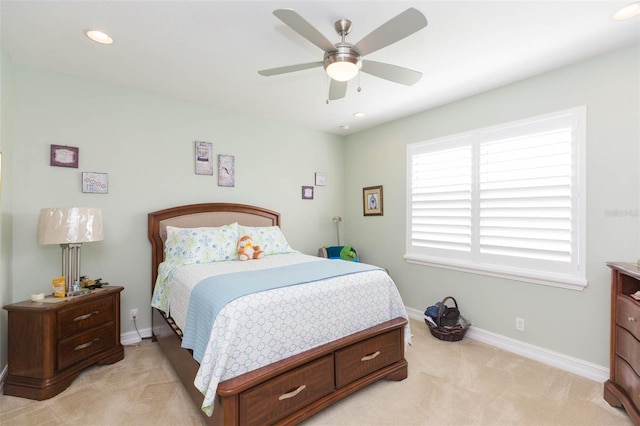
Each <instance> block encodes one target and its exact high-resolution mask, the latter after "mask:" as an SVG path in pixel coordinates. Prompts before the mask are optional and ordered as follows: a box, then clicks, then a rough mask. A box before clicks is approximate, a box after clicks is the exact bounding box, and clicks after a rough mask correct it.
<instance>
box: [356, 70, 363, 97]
mask: <svg viewBox="0 0 640 426" xmlns="http://www.w3.org/2000/svg"><path fill="white" fill-rule="evenodd" d="M357 90H358V93H360V92H362V87H360V72H359V71H358V89H357Z"/></svg>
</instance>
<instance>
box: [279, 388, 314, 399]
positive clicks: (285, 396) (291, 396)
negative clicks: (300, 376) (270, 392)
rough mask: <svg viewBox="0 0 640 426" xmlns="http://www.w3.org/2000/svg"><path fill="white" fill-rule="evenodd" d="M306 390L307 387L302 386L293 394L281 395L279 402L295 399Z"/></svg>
mask: <svg viewBox="0 0 640 426" xmlns="http://www.w3.org/2000/svg"><path fill="white" fill-rule="evenodd" d="M306 388H307V385H302V386H300V387H299V388H298V389H295V390H293V391H291V392H287V393H283V394H282V395H280V396H279V397H278V401H282V400H284V399H289V398H293V397H294V396H296V395H297V394H299V393H300V392H302V391H303V390H305V389H306Z"/></svg>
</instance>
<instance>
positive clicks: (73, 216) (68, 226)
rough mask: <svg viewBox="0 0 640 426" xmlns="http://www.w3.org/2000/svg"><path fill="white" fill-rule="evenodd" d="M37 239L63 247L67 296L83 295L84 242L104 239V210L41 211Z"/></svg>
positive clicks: (58, 209) (68, 208)
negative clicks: (82, 257) (81, 254)
mask: <svg viewBox="0 0 640 426" xmlns="http://www.w3.org/2000/svg"><path fill="white" fill-rule="evenodd" d="M37 239H38V243H40V244H43V245H44V244H60V247H62V275H63V276H64V277H65V287H66V295H67V296H74V295H77V294H83V291H81V290H80V247H81V246H82V243H87V242H91V241H102V240H103V239H104V233H103V229H102V211H101V210H100V209H99V208H95V207H65V208H49V209H41V210H40V219H39V221H38V232H37Z"/></svg>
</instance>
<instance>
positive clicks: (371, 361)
mask: <svg viewBox="0 0 640 426" xmlns="http://www.w3.org/2000/svg"><path fill="white" fill-rule="evenodd" d="M401 339H402V333H401V332H400V329H396V330H392V331H389V332H388V333H385V334H381V335H379V336H376V337H372V338H371V339H367V340H365V341H363V342H360V343H356V344H354V345H351V346H349V347H347V348H344V349H341V350H339V351H336V387H338V388H340V387H342V386H345V385H347V384H349V383H351V382H353V381H355V380H357V379H359V378H360V377H364V376H366V375H367V374H369V373H371V372H373V371H376V370H379V369H380V368H382V367H385V366H387V365H390V364H393V363H394V362H397V361H399V360H400V359H401V358H402V344H403V343H402V341H401Z"/></svg>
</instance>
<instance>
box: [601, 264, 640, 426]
mask: <svg viewBox="0 0 640 426" xmlns="http://www.w3.org/2000/svg"><path fill="white" fill-rule="evenodd" d="M607 266H609V268H611V348H610V372H609V380H607V381H606V382H605V384H604V399H605V400H606V401H607V402H608V403H609V404H610V405H612V406H614V407H624V409H625V410H626V411H627V413H628V414H629V417H631V419H632V420H633V423H634V424H636V425H640V301H637V300H635V299H633V298H632V297H631V294H633V293H635V292H636V291H638V290H640V267H638V265H637V264H635V263H615V262H610V263H607Z"/></svg>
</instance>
